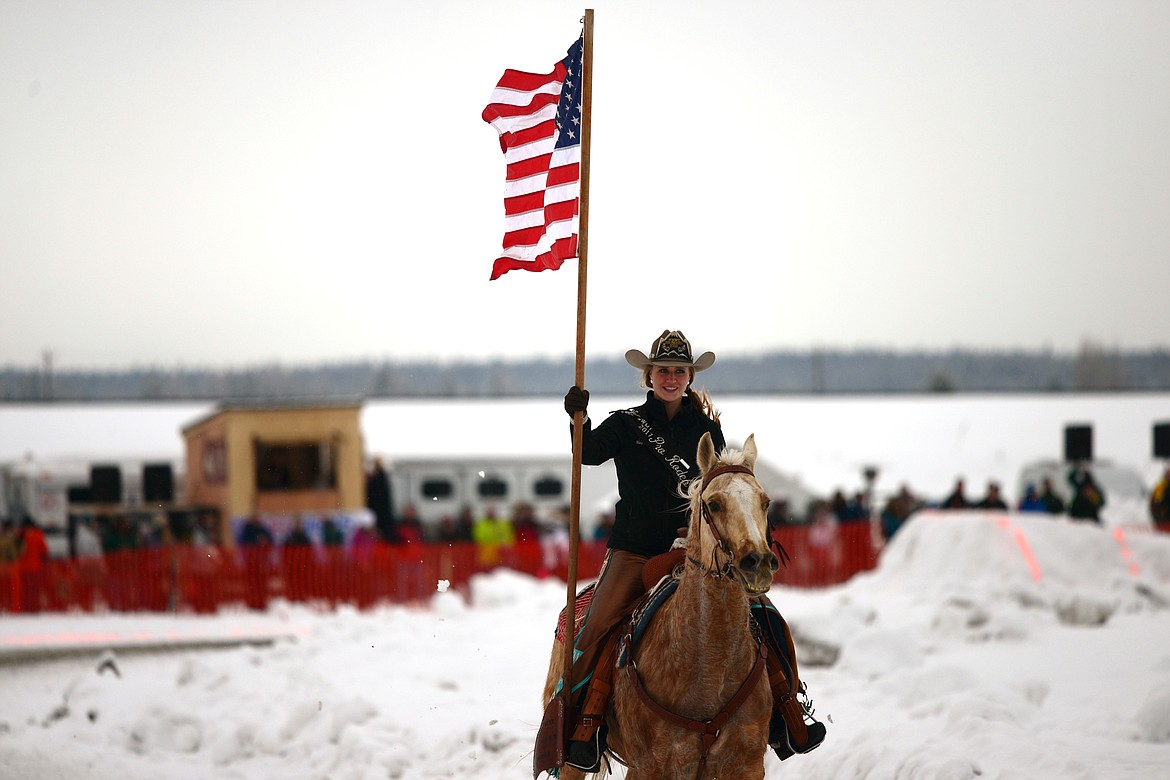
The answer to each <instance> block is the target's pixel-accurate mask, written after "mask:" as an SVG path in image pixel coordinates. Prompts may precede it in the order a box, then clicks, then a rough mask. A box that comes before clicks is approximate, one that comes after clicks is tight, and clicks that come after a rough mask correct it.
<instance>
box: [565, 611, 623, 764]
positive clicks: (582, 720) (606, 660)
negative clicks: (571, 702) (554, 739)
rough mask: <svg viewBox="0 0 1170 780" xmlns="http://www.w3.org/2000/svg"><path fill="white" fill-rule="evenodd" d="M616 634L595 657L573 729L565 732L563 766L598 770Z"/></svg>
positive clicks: (578, 703)
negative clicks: (565, 746) (594, 665)
mask: <svg viewBox="0 0 1170 780" xmlns="http://www.w3.org/2000/svg"><path fill="white" fill-rule="evenodd" d="M617 639H618V632H616V631H615V632H613V633H612V634H611V635H610V637H609V638H608V639H607V640H606V642H605V646H604V648H603V649H602V651H601V656H600V657H599V658H598V662H597V667H596V668H595V669H594V670H593V675H592V676H591V677H590V678H589V680H588V683H587V685H586V687H585V689H584V691H583V692H582V693H581V695H580V696H579V698H578V701H577V707H576V711H575V713H574V716H575V717H574V724H575V725H574V728H573V729H572V730H571V731H570V733H569V744H568V747H567V748H566V749H565V763H566V764H568V765H569V766H575V767H577V768H578V769H582V770H584V771H586V772H596V771H598V770H599V769H600V768H601V755H602V753H604V752H605V736H606V731H607V728H608V727H607V726H606V724H605V713H606V710H607V709H608V708H609V694H610V692H611V691H612V690H613V664H614V654H615V653H616V652H617Z"/></svg>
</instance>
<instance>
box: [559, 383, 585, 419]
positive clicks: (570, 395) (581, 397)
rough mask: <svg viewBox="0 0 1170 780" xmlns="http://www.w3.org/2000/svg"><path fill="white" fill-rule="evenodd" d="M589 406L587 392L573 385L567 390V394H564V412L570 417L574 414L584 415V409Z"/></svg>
mask: <svg viewBox="0 0 1170 780" xmlns="http://www.w3.org/2000/svg"><path fill="white" fill-rule="evenodd" d="M588 406H589V391H588V390H582V389H581V388H579V387H577V386H576V385H573V386H572V387H570V388H569V392H567V393H565V411H566V412H568V413H569V416H570V417H572V416H573V413H574V412H581V413H582V414H585V409H586V408H587V407H588Z"/></svg>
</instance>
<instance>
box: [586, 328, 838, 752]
mask: <svg viewBox="0 0 1170 780" xmlns="http://www.w3.org/2000/svg"><path fill="white" fill-rule="evenodd" d="M625 357H626V362H628V363H629V364H630V365H631V366H633V367H634V368H637V369H639V370H640V371H641V373H642V385H643V386H644V387H646V388H647V389H648V392H647V394H646V401H645V403H643V404H642V405H640V406H637V407H634V408H633V409H626V410H622V411H620V412H615V413H613V414H611V415H610V416H609V417H608V418H607V419H606V420H605V421H604V422H602V423H601V424H600V425H599V426H597V428H596V429H594V428H593V427H592V425H591V424H590V421H589V417H588V414H585V418H584V426H583V428H584V435H583V439H582V451H581V462H582V463H583V464H585V465H590V466H596V465H600V464H602V463H604V462H606V461H608V460H610V459H611V458H612V459H613V461H614V465H615V466H616V468H617V478H618V502H617V505H616V507H615V513H614V527H613V531H612V533H611V534H610V537H609V543H608V548H609V549H608V550H607V552H606V556H605V560H604V562H603V563H602V567H601V573H600V575H599V577H598V579H597V582H596V584H595V586H594V592H593V598H592V602H591V603H590V605H589V610H588V612H587V614H586V615H585V618H584V622H583V623H582V624H581V626H580V629H579V631H578V632H577V635H576V637H575V640H574V650H575V653H574V658H575V660H574V662H573V668H572V674H571V676H570V679H571V680H572V681H573V690H572V692H571V702H572V706H571V708H570V711H571V715H572V717H573V723H572V724H571V726H570V729H569V735H570V736H569V744H568V746H567V750H566V752H565V763H567V764H568V765H570V766H573V767H577V768H578V769H581V770H584V771H586V772H593V771H597V769H598V768H599V767H600V762H601V754H602V753H603V752H604V750H605V729H604V728H603V726H604V719H605V712H606V706H607V704H608V685H599V686H592V685H591V682H593V675H594V670H595V669H596V668H597V664H598V661H599V660H602V659H601V656H602V652H603V650H604V649H605V648H606V647H611V646H612V644H611V643H610V639H611V638H612V636H613V635H614V633H615V631H616V629H617V627H618V626H619V624H620V623H622V621H623V620H625V619H626V618H627V617H628V616H629V614H630V611H631V610H632V609H633V607H634V605H635V604H636V603H637V601H638V600H639V599H640V598H641V596H642V595H643V594H644V592H645V588H644V586H643V584H642V569H643V565H644V564H645V563H646V561H647V560H649V559H650V558H651V557H653V556H655V555H658V554H659V553H663V552H666V551H667V550H669V549H670V547H671V545H672V544H673V542H674V540H675V538H676V537H677V536H678V533H679V530H680V528H681V527H685V526H686V524H687V518H686V515H685V512H686V509H687V502H686V499H685V495H686V490H685V485H686V483H688V482H689V481H690V480H692V479H694V478H696V477H698V476H699V471H698V467H697V464H696V450H697V447H698V444H699V440H700V439H701V438H702V436H703V434H704V433H709V434H710V436H711V443H712V444H713V446H714V450H715V452H720V451H722V450H723V448H724V446H725V444H726V442H725V441H724V438H723V430H722V428H721V427H720V425H719V421H718V415H717V414H716V413H715V412H714V410H713V409H711V408H710V404H709V401H708V400H707V398H706V396H705V394H703V393H699V394H698V395H699V396H700V397H699V398H696V397H695V394H689V393H688V392H687V390H688V389H689V388H690V386H691V383H692V382H693V381H694V378H695V374H696V373H697V372H699V371H703V370H705V369H707V368H710V367H711V365H712V364H713V363H714V362H715V355H714V353H711V352H704V353H703V354H701V355H699V357H698V358H697V359H694V358H693V357H692V352H691V344H690V342H689V341H688V340H687V339H686V337H685V336H683V334H682V332H681V331H671V330H666V331H663V332H662V335H660V336H659V337H658V338H657V339H655V340H654V342H653V344H652V345H651V348H650V354H649V355H646V354H644V353H643V352H642V351H641V350H636V349H631V350H629V351H628V352H626V355H625ZM588 402H589V393H588V391H586V390H584V389H582V388H578V387H576V386H574V387H572V388H570V389H569V392H568V393H567V394H566V395H565V411H566V412H568V413H569V415H570V417H571V416H572V415H573V414H574V413H575V412H582V413H586V410H587V407H588ZM758 601H759V603H758V604H757V605H756V607H758V608H753V609H752V613H753V615H756V616H757V619H758V620H759V622H760V624H761V628H762V629H763V631H762V632H761V633H762V634H763V636H764V637H765V639H766V640H767V642H768V645H769V650H770V651H771V652H770V653H768V676H769V682H770V684H771V686H772V689H773V699H774V714H773V718H772V726H771V729H770V733H769V739H768V741H769V744H770V745H771V746H772V747H773V749H774V750H775V751H776V754H777V755H778V756H779V757H780V759H781V760H783V759H786V758H788V757H789V756H791V755H793V754H794V753H807V752H808V751H810V750H812V749H813V748H815V747H817V746H818V745H820V743H821V742H822V741H823V740H824V738H825V727H824V726H823V725H822V724H821V723H818V722H815V721H814V722H813V723H811V724H806V723H805V719H804V714H805V709H806V708H805V707H804V706H802V704H801V703H800V701H798V699H797V696H798V694H800V693H802V686H801V685H800V682H799V678H798V675H797V670H796V659H795V652H794V650H793V647H792V643H791V637H790V635H789V634H788V631H787V626H786V625H785V624H784V621H783V618H782V617H780V613H779V612H778V611H777V610H776V608H775V607H774V606H772V605H771V603H770V602H768V600H767V598H766V596H760V597H758ZM604 660H605V662H607V663H612V658H611V657H610V656H609V655H608V654H607V655H606V657H605V659H604Z"/></svg>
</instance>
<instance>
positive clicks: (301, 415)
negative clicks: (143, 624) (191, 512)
mask: <svg viewBox="0 0 1170 780" xmlns="http://www.w3.org/2000/svg"><path fill="white" fill-rule="evenodd" d="M360 410H361V406H360V404H356V403H352V404H351V403H339V404H329V403H314V404H287V403H280V404H246V405H224V406H221V407H219V408H218V409H217V410H216V411H214V412H213V413H212V414H210V415H209V416H207V417H205V418H203V419H201V420H198V421H196V422H194V423H192V424H190V425H188V426H186V427H185V428H183V431H182V432H183V439H184V442H185V445H186V454H187V471H186V490H185V493H186V496H187V500H188V501H190V502H192V503H195V504H200V505H203V506H211V507H215V508H217V509H218V510H219V515H220V517H221V518H222V519H223V522H225V523H231V522H232V521H238V520H240V519H242V518H244V517H247V516H249V515H252V514H261V515H289V514H292V513H299V512H313V513H320V512H346V511H354V510H361V509H364V507H365V477H364V471H363V442H362V436H361V431H360V427H359V422H358V417H359V412H360ZM224 530H225V531H227V530H228V529H226V528H225V529H224ZM231 536H232V535H231V533H230V532H227V533H224V539H225V540H230V539H231ZM229 543H230V542H229Z"/></svg>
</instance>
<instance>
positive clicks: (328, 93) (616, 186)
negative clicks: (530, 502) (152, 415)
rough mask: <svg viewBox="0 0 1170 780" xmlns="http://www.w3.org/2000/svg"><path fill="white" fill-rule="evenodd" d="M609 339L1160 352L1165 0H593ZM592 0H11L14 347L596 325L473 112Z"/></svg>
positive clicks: (7, 273) (1168, 233) (496, 332)
mask: <svg viewBox="0 0 1170 780" xmlns="http://www.w3.org/2000/svg"><path fill="white" fill-rule="evenodd" d="M592 6H593V7H594V8H595V9H596V36H595V48H594V53H595V69H594V83H593V90H594V123H593V139H594V140H593V158H592V195H591V217H590V218H591V226H590V258H589V268H588V271H589V294H588V338H587V347H588V350H587V354H588V355H604V356H606V357H613V356H617V355H620V354H621V353H622V352H624V351H625V350H626V349H628V348H630V347H637V348H639V349H643V350H645V349H648V348H649V345H650V341H651V340H652V339H653V338H654V337H655V336H657V335H658V333H659V332H660V331H661V330H662V329H664V328H668V327H669V328H681V329H682V330H683V331H684V332H685V333H686V334H687V335H688V336H689V337H690V338H691V340H692V341H693V342H694V343H695V346H696V348H697V349H700V350H702V349H712V350H714V351H716V352H717V353H723V354H728V353H736V354H743V353H748V352H753V351H757V350H762V349H769V348H798V349H807V348H810V347H858V346H862V347H879V348H899V349H911V348H930V349H936V348H950V347H955V346H962V347H975V348H1027V349H1038V348H1044V347H1050V348H1053V349H1056V350H1058V351H1073V350H1075V349H1076V348H1077V346H1078V345H1079V344H1080V343H1081V342H1082V341H1084V340H1086V339H1090V340H1093V341H1096V342H1097V343H1100V344H1104V345H1106V346H1117V347H1125V348H1145V347H1151V346H1167V345H1170V300H1168V298H1167V292H1168V291H1170V140H1168V139H1170V86H1168V85H1170V45H1167V41H1170V2H1168V1H1167V0H1158V1H1157V2H1141V1H1139V0H1111V1H1106V0H1100V1H1099V2H1098V1H1094V2H1076V1H1075V0H1073V1H1071V2H1070V1H1069V0H1031V1H1029V0H1014V1H1013V2H986V1H983V2H937V1H935V0H932V1H931V2H903V1H901V0H899V1H894V0H885V1H883V0H878V1H877V2H865V3H862V2H850V3H841V2H826V0H799V1H797V2H775V1H774V0H767V1H763V2H735V1H734V0H727V1H725V2H682V1H680V0H662V1H661V2H659V1H657V0H654V1H647V2H629V0H622V2H617V1H616V0H612V1H611V0H595V2H594V3H593V4H592ZM583 8H584V5H581V4H578V3H568V2H561V1H560V0H557V1H556V2H550V0H533V1H532V2H507V3H504V2H476V3H472V2H466V3H464V2H454V1H453V0H401V1H400V2H385V1H384V0H330V2H290V1H289V0H279V1H278V0H271V1H262V0H241V1H240V2H211V1H209V0H200V1H199V2H190V1H188V0H167V2H162V3H158V2H146V1H143V2H124V1H122V2H119V1H108V2H45V1H43V0H27V1H26V0H0V267H2V268H3V271H4V273H3V278H2V280H0V365H14V364H15V365H28V366H31V365H35V364H38V363H39V362H40V361H41V355H42V353H43V352H44V351H45V350H50V351H51V352H52V355H53V360H54V364H55V365H56V366H58V367H128V366H134V365H137V366H142V365H155V366H163V367H176V366H187V367H196V366H236V365H251V364H256V363H262V362H263V363H267V362H273V361H279V362H282V363H286V364H301V363H307V362H316V361H321V360H327V361H341V360H349V359H355V358H357V359H363V358H370V359H375V360H381V359H383V358H392V359H413V358H420V357H437V358H441V359H453V358H464V357H472V358H490V357H499V356H503V357H520V356H529V355H545V356H562V355H564V356H567V355H571V354H572V353H573V349H574V343H575V327H576V325H575V317H576V308H577V292H576V286H577V274H576V264H575V263H569V264H566V266H565V267H564V268H563V269H562V270H560V271H556V272H543V273H539V274H534V273H526V272H522V271H514V272H511V273H509V274H507V275H505V276H504V277H502V278H501V279H499V280H497V281H495V282H489V281H488V275H489V273H490V270H491V265H492V260H493V259H494V258H495V256H496V253H497V250H498V248H499V246H500V240H501V237H502V231H503V206H502V201H501V198H502V192H503V174H504V163H503V158H502V156H501V154H500V149H499V144H498V142H497V139H496V133H495V131H494V130H493V129H492V128H491V127H490V126H489V125H487V124H485V123H484V122H483V121H482V120H481V119H480V112H481V111H482V109H483V107H484V105H485V104H486V102H487V100H488V98H489V96H490V94H491V91H492V88H493V87H494V86H495V83H496V81H497V80H498V79H499V77H500V75H501V73H502V72H503V70H504V68H507V67H512V68H518V69H522V70H529V71H536V72H540V71H547V70H548V69H550V68H551V66H552V65H553V63H554V62H556V61H557V60H559V59H560V58H561V57H562V56H563V55H564V52H565V50H566V49H567V48H568V46H569V45H570V44H571V42H572V41H573V39H574V38H575V37H576V35H577V34H578V31H579V29H580V28H579V19H580V17H581V15H582V10H583Z"/></svg>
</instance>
